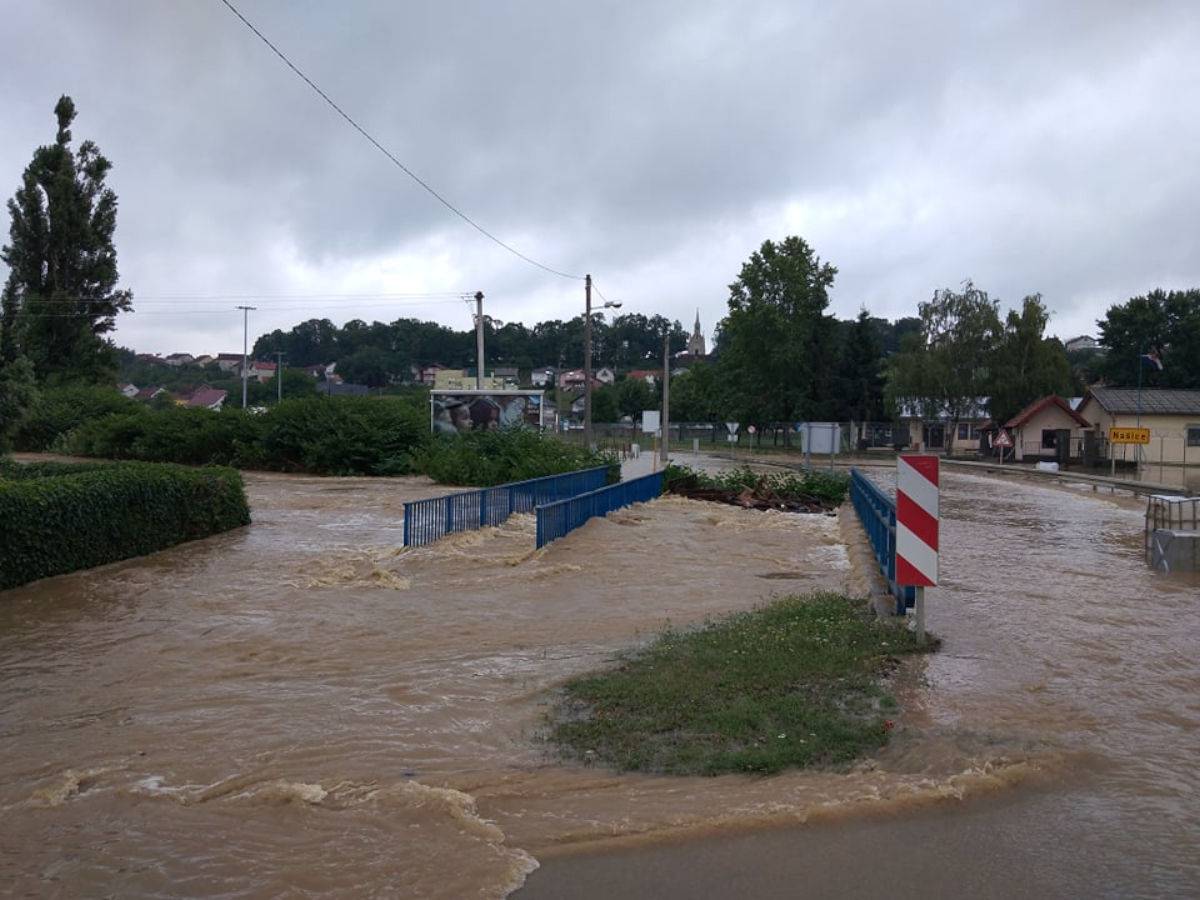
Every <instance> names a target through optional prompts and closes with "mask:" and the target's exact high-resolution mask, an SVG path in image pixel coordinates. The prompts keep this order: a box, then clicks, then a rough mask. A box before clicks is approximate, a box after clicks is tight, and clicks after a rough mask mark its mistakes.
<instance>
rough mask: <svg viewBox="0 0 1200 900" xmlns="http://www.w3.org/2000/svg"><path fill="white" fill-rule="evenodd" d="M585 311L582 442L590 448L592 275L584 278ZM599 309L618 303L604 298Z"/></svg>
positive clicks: (613, 307) (608, 307)
mask: <svg viewBox="0 0 1200 900" xmlns="http://www.w3.org/2000/svg"><path fill="white" fill-rule="evenodd" d="M584 297H585V298H586V300H585V306H586V311H585V313H584V316H583V443H584V446H586V447H587V448H588V449H589V450H591V449H592V276H591V275H588V276H587V277H586V278H585V279H584ZM600 308H601V309H620V308H621V304H620V303H613V302H612V301H611V300H605V301H604V305H603V306H602V307H600Z"/></svg>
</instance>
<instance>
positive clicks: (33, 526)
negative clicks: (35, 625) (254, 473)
mask: <svg viewBox="0 0 1200 900" xmlns="http://www.w3.org/2000/svg"><path fill="white" fill-rule="evenodd" d="M46 465H52V464H43V466H46ZM68 468H70V467H61V468H60V467H57V466H56V467H53V468H45V467H43V468H41V469H40V470H39V474H36V475H32V476H31V474H30V473H29V472H28V471H26V472H22V473H14V474H16V476H17V477H10V472H12V469H11V464H6V465H5V467H4V470H3V473H0V474H3V476H4V477H3V479H0V521H3V522H4V528H3V529H0V589H5V588H10V587H15V586H16V585H18V584H24V583H26V582H28V581H33V580H35V579H38V578H45V577H47V576H50V575H61V574H63V573H66V572H73V571H76V570H77V569H86V568H90V567H92V566H98V565H103V564H104V563H110V562H115V561H117V560H121V559H127V558H129V557H131V556H140V555H142V554H144V553H152V552H154V551H155V550H162V549H164V548H166V547H171V546H173V545H175V544H179V543H182V542H183V541H190V540H194V539H196V538H202V537H207V536H208V535H211V534H216V533H218V532H221V531H227V530H229V529H231V528H237V527H239V526H241V525H248V524H249V523H250V510H249V506H248V505H247V503H246V494H245V490H244V489H243V486H242V479H241V476H240V475H239V474H238V473H237V472H235V471H233V470H232V469H221V468H205V469H189V468H184V467H181V466H172V465H154V464H147V463H112V464H96V465H92V464H86V465H81V466H78V467H75V471H74V472H69V471H67V469H68Z"/></svg>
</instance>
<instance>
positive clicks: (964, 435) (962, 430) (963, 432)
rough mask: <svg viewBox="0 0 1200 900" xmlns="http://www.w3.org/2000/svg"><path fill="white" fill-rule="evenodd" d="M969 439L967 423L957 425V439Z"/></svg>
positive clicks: (968, 424) (969, 427)
mask: <svg viewBox="0 0 1200 900" xmlns="http://www.w3.org/2000/svg"><path fill="white" fill-rule="evenodd" d="M970 437H971V425H970V423H968V422H959V423H958V439H959V440H960V441H965V440H969V439H970Z"/></svg>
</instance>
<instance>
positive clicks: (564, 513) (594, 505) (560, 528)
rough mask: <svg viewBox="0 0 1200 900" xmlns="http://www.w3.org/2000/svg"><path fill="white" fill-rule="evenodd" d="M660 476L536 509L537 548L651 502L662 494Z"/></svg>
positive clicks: (627, 482)
mask: <svg viewBox="0 0 1200 900" xmlns="http://www.w3.org/2000/svg"><path fill="white" fill-rule="evenodd" d="M662 483H663V473H662V472H655V473H653V474H651V475H643V476H642V477H641V478H633V479H630V480H629V481H621V482H618V483H617V484H610V485H609V486H608V487H604V488H600V489H599V490H595V491H590V492H589V493H586V494H580V495H579V496H577V497H571V498H569V499H567V500H560V501H559V502H557V503H549V504H547V505H545V506H539V507H538V508H537V545H538V547H544V546H546V544H548V543H550V542H551V541H555V540H558V539H559V538H560V537H564V536H566V535H567V534H570V533H571V532H572V531H574V530H575V529H576V528H578V527H579V526H581V525H583V524H584V523H585V522H587V520H588V519H592V518H595V517H596V516H606V515H608V514H609V513H610V512H612V511H613V510H614V509H620V508H621V507H623V506H628V505H629V504H631V503H642V502H644V501H646V500H653V499H654V498H655V497H657V496H658V495H659V494H661V493H662Z"/></svg>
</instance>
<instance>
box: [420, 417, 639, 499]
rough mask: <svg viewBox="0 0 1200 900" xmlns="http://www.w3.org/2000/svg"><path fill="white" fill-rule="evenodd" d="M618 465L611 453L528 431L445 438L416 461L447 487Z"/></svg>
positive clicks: (436, 442) (472, 433) (509, 429)
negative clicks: (591, 449) (596, 451)
mask: <svg viewBox="0 0 1200 900" xmlns="http://www.w3.org/2000/svg"><path fill="white" fill-rule="evenodd" d="M605 465H607V466H612V467H614V468H615V467H616V465H617V464H616V460H614V459H613V458H612V456H611V455H609V454H606V453H594V452H591V451H589V450H587V449H585V448H583V447H578V446H575V445H573V444H566V443H563V442H562V441H559V440H556V439H555V438H553V437H549V436H546V435H543V434H539V433H538V432H536V431H533V430H531V429H527V428H508V429H504V430H501V431H474V432H469V433H467V434H461V435H457V436H453V437H450V436H446V437H439V438H438V439H437V440H435V441H433V442H432V443H430V444H429V446H427V447H426V448H425V449H424V450H423V451H422V452H421V453H420V454H419V455H418V458H417V462H416V467H417V469H418V471H421V472H424V473H425V474H426V475H428V476H429V477H430V478H432V479H433V480H434V481H438V482H441V483H442V484H461V485H478V486H487V485H493V484H505V483H507V482H509V481H524V480H526V479H528V478H540V477H542V476H543V475H558V474H560V473H563V472H574V471H576V470H578V469H590V468H594V467H595V466H605Z"/></svg>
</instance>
